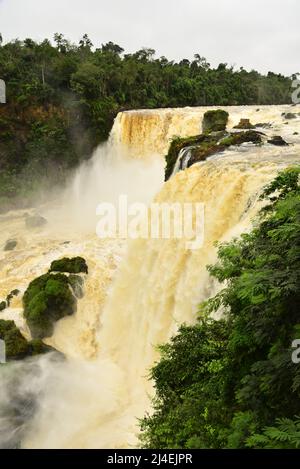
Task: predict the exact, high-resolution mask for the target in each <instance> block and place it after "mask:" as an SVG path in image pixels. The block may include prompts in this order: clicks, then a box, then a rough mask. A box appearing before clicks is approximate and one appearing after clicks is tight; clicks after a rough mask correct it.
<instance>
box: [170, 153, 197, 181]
mask: <svg viewBox="0 0 300 469" xmlns="http://www.w3.org/2000/svg"><path fill="white" fill-rule="evenodd" d="M192 149H193V147H192V146H191V147H185V148H183V149H182V150H180V152H179V155H178V158H177V161H176V163H175V166H174V169H173V173H172V176H174V174H176V173H178V171H181V170H183V169H186V168H187V167H188V164H189V160H190V158H191V156H192V152H191V150H192Z"/></svg>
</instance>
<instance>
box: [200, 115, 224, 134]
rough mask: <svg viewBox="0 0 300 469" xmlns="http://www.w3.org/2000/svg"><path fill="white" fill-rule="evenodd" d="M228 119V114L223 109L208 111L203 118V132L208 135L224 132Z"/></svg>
mask: <svg viewBox="0 0 300 469" xmlns="http://www.w3.org/2000/svg"><path fill="white" fill-rule="evenodd" d="M228 117H229V114H228V112H227V111H224V110H222V109H217V110H214V111H207V112H206V113H205V114H204V116H203V121H202V131H203V132H206V133H209V132H219V131H224V130H225V129H226V126H227V123H228Z"/></svg>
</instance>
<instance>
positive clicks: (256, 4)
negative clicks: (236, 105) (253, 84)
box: [0, 0, 300, 75]
mask: <svg viewBox="0 0 300 469" xmlns="http://www.w3.org/2000/svg"><path fill="white" fill-rule="evenodd" d="M299 20H300V1H299V0H250V1H247V2H243V1H242V0H180V1H178V0H0V32H1V33H2V35H3V39H4V41H5V42H7V41H9V40H11V39H15V38H19V39H24V38H26V37H31V38H33V39H36V40H42V39H44V38H45V37H47V38H50V39H52V38H53V34H54V33H55V32H62V33H63V34H64V35H65V36H66V37H67V38H69V39H71V40H72V41H74V42H78V40H79V39H80V37H81V36H82V35H83V34H84V33H88V35H89V37H90V38H91V40H92V42H93V43H94V45H95V46H96V47H98V46H100V45H101V43H105V42H108V41H113V42H116V43H117V44H119V45H120V46H122V47H123V48H124V49H125V50H126V51H127V52H133V51H135V50H138V49H140V48H141V47H151V48H153V49H155V50H156V51H157V55H165V56H166V57H168V58H169V59H175V60H178V59H181V58H189V59H191V58H192V57H193V54H194V53H199V54H200V55H201V56H204V57H206V58H207V60H208V61H209V62H210V63H211V64H212V65H216V64H218V63H220V62H227V63H228V64H230V65H234V66H236V67H239V66H243V67H245V68H246V69H252V68H255V69H257V70H259V71H262V72H267V71H269V70H272V71H274V72H281V73H284V74H288V75H290V74H292V73H295V72H300V60H299V55H300V27H299Z"/></svg>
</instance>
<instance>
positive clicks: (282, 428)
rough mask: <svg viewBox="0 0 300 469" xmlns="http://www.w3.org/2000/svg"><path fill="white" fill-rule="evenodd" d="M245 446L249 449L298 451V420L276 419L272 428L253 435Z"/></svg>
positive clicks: (299, 435)
mask: <svg viewBox="0 0 300 469" xmlns="http://www.w3.org/2000/svg"><path fill="white" fill-rule="evenodd" d="M247 446H248V447H249V448H268V449H299V447H300V418H299V417H295V420H291V419H287V418H281V419H276V421H275V425H274V426H272V427H265V428H264V429H263V432H262V433H261V434H254V435H252V436H251V437H250V438H248V440H247Z"/></svg>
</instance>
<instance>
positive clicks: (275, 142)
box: [268, 135, 288, 147]
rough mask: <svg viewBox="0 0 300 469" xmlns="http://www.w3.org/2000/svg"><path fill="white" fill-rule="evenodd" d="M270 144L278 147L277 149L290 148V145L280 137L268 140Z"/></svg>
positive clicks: (276, 136)
mask: <svg viewBox="0 0 300 469" xmlns="http://www.w3.org/2000/svg"><path fill="white" fill-rule="evenodd" d="M268 143H270V144H271V145H276V146H277V147H286V146H288V143H287V142H286V141H285V140H283V138H282V137H281V136H280V135H275V136H274V137H272V138H270V140H268Z"/></svg>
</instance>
